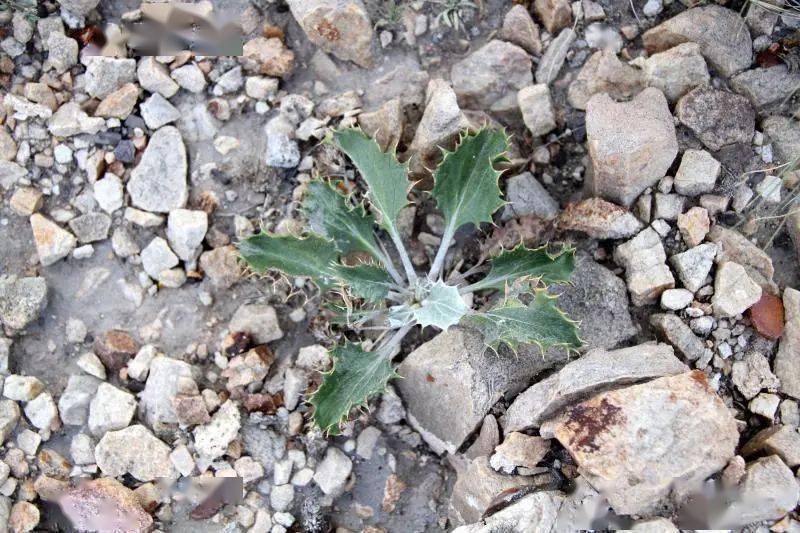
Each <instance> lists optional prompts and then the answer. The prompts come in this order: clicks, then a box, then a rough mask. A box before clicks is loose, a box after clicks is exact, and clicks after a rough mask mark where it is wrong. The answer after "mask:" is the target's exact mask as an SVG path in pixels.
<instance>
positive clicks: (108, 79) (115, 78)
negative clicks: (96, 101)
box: [84, 56, 136, 98]
mask: <svg viewBox="0 0 800 533" xmlns="http://www.w3.org/2000/svg"><path fill="white" fill-rule="evenodd" d="M84 61H85V63H86V74H85V76H86V92H87V93H89V95H90V96H94V97H95V98H105V97H106V96H108V95H109V94H111V93H113V92H114V91H116V90H117V89H119V88H120V87H122V86H123V85H125V84H126V83H131V82H133V81H134V79H135V76H136V60H135V59H117V58H115V57H106V56H90V57H87V58H86V59H85V60H84Z"/></svg>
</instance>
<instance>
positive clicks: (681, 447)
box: [541, 370, 739, 514]
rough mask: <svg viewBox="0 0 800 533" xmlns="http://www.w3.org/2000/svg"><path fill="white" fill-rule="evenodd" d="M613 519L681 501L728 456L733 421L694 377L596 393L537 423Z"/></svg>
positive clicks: (735, 436)
mask: <svg viewBox="0 0 800 533" xmlns="http://www.w3.org/2000/svg"><path fill="white" fill-rule="evenodd" d="M541 435H542V436H543V437H549V436H551V435H552V436H555V438H557V439H558V440H559V441H560V442H561V444H562V445H564V447H566V448H567V450H568V451H569V452H570V454H571V455H572V456H573V457H574V458H575V461H576V462H577V464H578V467H579V471H580V472H581V473H582V474H583V475H584V476H585V477H586V478H587V480H588V481H589V482H590V483H591V484H592V485H593V486H594V487H595V488H596V489H597V490H599V491H600V493H601V494H603V495H604V496H605V497H606V498H607V499H608V501H609V502H610V504H611V506H612V507H613V509H614V511H616V512H617V513H619V514H642V513H647V512H649V511H652V510H654V509H656V508H657V507H658V506H659V505H660V504H662V503H665V502H666V501H667V500H668V499H670V498H673V499H675V500H677V501H679V502H680V501H683V500H684V499H685V498H686V497H687V496H688V495H690V494H691V493H693V492H695V491H696V490H698V489H699V487H700V486H701V485H702V483H703V481H704V480H705V479H706V478H707V477H708V476H710V475H712V474H714V473H716V472H718V471H719V470H721V469H722V468H724V467H725V465H726V464H727V463H728V460H729V459H730V458H731V457H733V455H734V453H735V449H736V445H737V443H738V441H739V432H738V430H737V426H736V420H735V419H734V418H733V415H732V414H731V412H730V411H729V410H728V408H727V407H726V406H725V404H724V403H723V402H722V400H721V399H720V398H719V397H718V396H717V394H716V393H715V392H714V390H713V389H712V388H711V386H710V385H709V383H708V380H707V378H706V376H705V374H703V373H702V372H700V371H697V370H695V371H691V372H686V373H683V374H679V375H676V376H670V377H664V378H659V379H655V380H653V381H650V382H649V383H643V384H640V385H633V386H631V387H628V388H625V389H620V390H615V391H611V392H606V393H602V394H598V395H597V396H595V397H594V398H592V399H590V400H587V401H585V402H583V403H580V404H577V405H574V406H572V407H571V408H569V409H567V410H566V411H565V412H564V413H563V414H562V415H561V416H559V417H557V418H556V419H554V420H552V421H550V422H548V423H546V424H544V425H543V426H542V429H541Z"/></svg>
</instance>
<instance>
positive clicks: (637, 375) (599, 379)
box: [501, 344, 688, 433]
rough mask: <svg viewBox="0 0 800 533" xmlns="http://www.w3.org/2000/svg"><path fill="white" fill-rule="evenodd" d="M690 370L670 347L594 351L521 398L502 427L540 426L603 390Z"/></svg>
mask: <svg viewBox="0 0 800 533" xmlns="http://www.w3.org/2000/svg"><path fill="white" fill-rule="evenodd" d="M687 370H688V368H687V367H686V365H684V364H683V363H681V362H680V361H679V360H678V358H677V357H675V355H674V354H673V351H672V348H671V347H670V346H668V345H666V344H641V345H639V346H633V347H631V348H622V349H620V350H614V351H610V352H609V351H605V350H592V351H590V352H589V353H587V354H586V355H584V356H583V357H581V358H579V359H576V360H575V361H572V362H570V363H568V364H567V365H565V366H564V368H562V369H561V370H559V371H558V372H556V373H555V374H553V375H552V376H550V377H548V378H546V379H543V380H542V381H539V382H538V383H535V384H534V385H533V386H531V387H530V388H529V389H528V390H526V391H525V392H523V393H522V394H520V395H519V396H517V398H516V399H515V400H514V402H513V403H512V404H511V406H510V407H509V408H508V411H506V414H505V416H504V417H503V418H502V419H501V424H502V426H503V430H504V431H505V433H509V432H511V431H524V430H526V429H529V428H533V427H539V426H540V425H541V424H542V422H544V421H545V420H547V419H548V418H550V417H551V416H553V415H555V414H557V413H558V412H559V411H561V410H562V409H564V408H565V407H567V406H568V405H571V404H573V403H575V402H578V401H580V400H583V399H584V398H588V397H589V396H591V395H592V394H594V393H597V392H599V391H602V390H608V389H609V388H615V387H620V386H623V385H628V384H631V383H636V382H637V381H643V380H646V379H651V378H657V377H661V376H669V375H674V374H680V373H682V372H686V371H687Z"/></svg>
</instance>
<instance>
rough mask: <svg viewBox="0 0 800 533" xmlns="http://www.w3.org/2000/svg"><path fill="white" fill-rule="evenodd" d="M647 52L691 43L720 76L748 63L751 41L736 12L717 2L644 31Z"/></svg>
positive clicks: (751, 54)
mask: <svg viewBox="0 0 800 533" xmlns="http://www.w3.org/2000/svg"><path fill="white" fill-rule="evenodd" d="M642 40H643V41H644V46H645V48H646V49H647V53H649V54H654V53H656V52H663V51H664V50H667V49H669V48H672V47H673V46H677V45H679V44H682V43H687V42H695V43H697V44H698V45H700V53H702V54H703V57H705V58H706V61H708V63H709V64H710V65H711V66H712V67H714V68H715V69H716V70H717V71H719V73H720V74H722V75H723V76H726V77H728V76H731V75H733V74H736V73H737V72H739V71H740V70H744V69H746V68H747V67H749V66H750V63H751V61H752V60H753V43H752V41H751V40H750V32H749V31H748V30H747V27H746V26H745V23H744V20H743V19H742V17H740V16H739V15H738V14H737V13H736V11H734V10H732V9H728V8H726V7H722V6H718V5H709V6H705V7H695V8H693V9H689V10H686V11H683V12H682V13H680V14H679V15H677V16H675V17H672V18H671V19H669V20H667V21H665V22H663V23H661V24H659V25H658V26H656V27H655V28H653V29H651V30H648V31H646V32H645V33H644V35H643V36H642Z"/></svg>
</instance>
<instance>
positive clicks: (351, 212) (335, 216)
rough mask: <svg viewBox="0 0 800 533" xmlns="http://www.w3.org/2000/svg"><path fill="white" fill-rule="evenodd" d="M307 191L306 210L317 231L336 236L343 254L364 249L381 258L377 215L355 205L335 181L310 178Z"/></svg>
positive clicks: (335, 239) (329, 236) (312, 226)
mask: <svg viewBox="0 0 800 533" xmlns="http://www.w3.org/2000/svg"><path fill="white" fill-rule="evenodd" d="M307 191H308V192H307V194H306V198H305V201H304V202H303V211H304V212H305V214H306V217H307V218H308V221H309V223H310V224H311V229H312V230H313V231H315V232H316V233H319V234H320V235H324V236H325V237H328V238H330V239H333V242H334V243H335V244H336V247H337V248H338V249H339V251H340V252H341V253H343V254H347V253H350V252H353V251H363V252H368V253H369V254H371V255H372V257H373V258H375V259H377V260H380V258H381V253H380V250H379V248H378V245H377V243H376V242H375V233H374V230H375V218H374V217H373V216H372V215H370V214H368V213H367V212H366V211H365V210H364V207H363V206H357V207H353V206H351V205H350V204H349V202H348V200H347V198H346V197H345V196H344V195H342V194H340V193H338V192H337V191H336V190H335V189H334V187H333V186H332V184H330V183H325V182H323V181H320V180H314V181H312V182H310V183H309V184H308V188H307Z"/></svg>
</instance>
